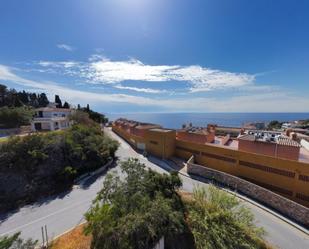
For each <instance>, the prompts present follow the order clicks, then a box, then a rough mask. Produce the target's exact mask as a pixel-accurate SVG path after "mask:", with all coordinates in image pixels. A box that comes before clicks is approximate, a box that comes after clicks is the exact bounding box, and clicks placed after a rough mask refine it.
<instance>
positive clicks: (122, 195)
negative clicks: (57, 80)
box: [85, 159, 186, 249]
mask: <svg viewBox="0 0 309 249" xmlns="http://www.w3.org/2000/svg"><path fill="white" fill-rule="evenodd" d="M121 170H122V173H123V175H124V179H123V180H122V179H121V178H120V177H119V176H118V175H116V174H108V176H107V177H106V179H105V181H104V184H103V188H102V190H101V191H100V192H99V193H98V196H97V198H96V200H95V202H94V204H93V206H92V208H91V209H90V210H89V212H87V214H86V215H85V216H86V219H87V221H88V225H87V228H86V233H91V234H92V236H93V240H92V245H91V248H93V249H99V248H100V249H105V248H106V249H107V248H117V249H142V248H143V249H144V248H153V247H154V246H155V245H156V243H157V242H158V241H159V240H160V239H161V238H162V237H163V236H164V237H165V238H166V239H169V238H173V237H175V236H177V235H179V234H182V233H183V232H184V231H186V223H185V217H184V207H183V205H182V201H181V198H180V196H179V195H178V193H177V191H178V190H179V188H180V186H181V185H182V184H181V180H180V178H179V177H178V175H177V173H172V174H171V175H167V174H162V175H161V174H159V173H156V172H154V171H152V170H146V168H145V165H144V164H141V163H140V162H138V160H137V159H129V160H127V161H124V162H122V163H121Z"/></svg>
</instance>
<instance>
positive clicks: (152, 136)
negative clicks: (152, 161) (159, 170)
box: [145, 129, 176, 158]
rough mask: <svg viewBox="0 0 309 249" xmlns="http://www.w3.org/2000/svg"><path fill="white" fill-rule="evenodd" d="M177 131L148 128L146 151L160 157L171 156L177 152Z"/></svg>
mask: <svg viewBox="0 0 309 249" xmlns="http://www.w3.org/2000/svg"><path fill="white" fill-rule="evenodd" d="M175 136H176V132H175V131H173V130H171V131H160V130H159V129H155V130H147V132H146V135H145V141H146V151H147V152H148V153H150V154H152V155H155V156H157V157H159V158H169V157H172V156H173V155H174V153H175Z"/></svg>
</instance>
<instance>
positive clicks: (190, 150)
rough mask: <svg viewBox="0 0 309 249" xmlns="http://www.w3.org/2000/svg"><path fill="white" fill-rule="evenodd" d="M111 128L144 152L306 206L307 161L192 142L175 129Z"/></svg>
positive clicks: (308, 191) (308, 190)
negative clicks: (205, 169) (196, 166)
mask: <svg viewBox="0 0 309 249" xmlns="http://www.w3.org/2000/svg"><path fill="white" fill-rule="evenodd" d="M112 129H113V131H114V132H116V133H117V134H118V135H120V136H121V137H122V138H124V139H125V140H126V141H128V142H129V143H130V144H131V145H132V146H133V147H134V148H137V144H138V143H139V144H144V150H145V151H146V152H147V153H150V154H152V155H155V156H157V157H159V158H170V157H172V156H176V157H179V158H182V159H185V160H187V159H189V158H190V157H191V156H192V155H194V158H195V162H196V163H198V164H200V165H203V166H206V167H209V168H212V169H216V170H219V171H222V172H225V173H228V174H231V175H234V176H237V177H240V178H243V179H246V180H248V181H250V182H253V183H255V184H257V185H260V186H262V187H265V188H267V189H269V190H272V191H273V192H276V193H278V194H280V195H282V196H285V197H287V198H289V199H291V200H294V201H295V202H298V203H300V204H302V205H304V206H307V207H309V164H307V163H303V162H299V161H293V160H288V159H281V158H276V157H271V156H266V155H261V154H255V153H249V152H245V151H240V150H237V149H232V148H225V147H224V146H219V145H215V144H196V143H193V142H188V141H181V140H178V139H177V138H176V131H174V130H167V129H161V128H160V129H149V130H147V131H145V135H144V137H138V136H134V135H133V134H130V133H129V132H128V131H124V130H122V129H121V128H119V127H118V126H115V125H113V127H112Z"/></svg>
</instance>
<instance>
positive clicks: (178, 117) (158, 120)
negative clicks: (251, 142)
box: [106, 112, 309, 129]
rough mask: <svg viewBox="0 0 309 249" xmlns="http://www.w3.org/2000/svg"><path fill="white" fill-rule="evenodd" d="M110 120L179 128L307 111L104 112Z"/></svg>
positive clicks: (290, 117) (291, 117) (284, 118)
mask: <svg viewBox="0 0 309 249" xmlns="http://www.w3.org/2000/svg"><path fill="white" fill-rule="evenodd" d="M106 116H107V117H108V118H109V120H110V121H113V120H116V119H117V118H127V119H132V120H136V121H140V122H148V123H154V124H159V125H161V126H163V127H164V128H171V129H179V128H181V126H182V125H183V124H189V123H192V125H193V126H207V124H218V125H222V126H232V127H242V126H243V125H244V124H245V123H249V122H265V123H268V122H270V121H272V120H278V121H280V122H288V121H296V120H304V119H309V112H307V113H113V114H106Z"/></svg>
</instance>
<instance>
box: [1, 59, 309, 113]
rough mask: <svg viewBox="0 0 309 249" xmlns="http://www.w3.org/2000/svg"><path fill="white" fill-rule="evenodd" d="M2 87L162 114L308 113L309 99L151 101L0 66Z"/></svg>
mask: <svg viewBox="0 0 309 249" xmlns="http://www.w3.org/2000/svg"><path fill="white" fill-rule="evenodd" d="M0 80H1V81H3V82H2V83H7V82H13V83H15V84H20V85H22V86H25V87H27V88H29V87H30V88H32V89H34V90H36V91H46V92H47V93H48V94H49V96H51V95H53V94H60V95H61V96H63V97H64V98H65V99H66V100H68V101H70V102H71V103H73V104H77V103H81V104H83V103H90V104H91V103H93V104H102V103H106V104H122V105H124V106H126V105H127V104H130V105H137V106H153V107H157V108H160V110H162V111H169V112H175V111H196V112H205V111H212V112H265V111H267V112H283V111H284V112H296V111H297V112H306V111H308V110H307V107H308V106H309V99H308V98H307V97H306V96H301V95H296V94H292V93H289V94H287V93H284V92H271V93H263V92H262V93H257V94H251V95H242V96H234V97H227V98H215V97H212V98H201V97H198V98H191V97H188V96H183V97H181V98H173V99H171V98H162V97H160V98H158V97H154V98H148V97H141V96H133V95H128V94H106V93H97V92H90V91H82V90H77V89H73V88H69V87H66V86H63V85H61V84H59V83H55V82H49V81H43V82H39V81H34V80H30V79H27V78H24V77H20V76H18V75H17V74H16V73H15V72H14V71H13V70H12V69H11V68H10V67H7V66H4V65H0Z"/></svg>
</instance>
